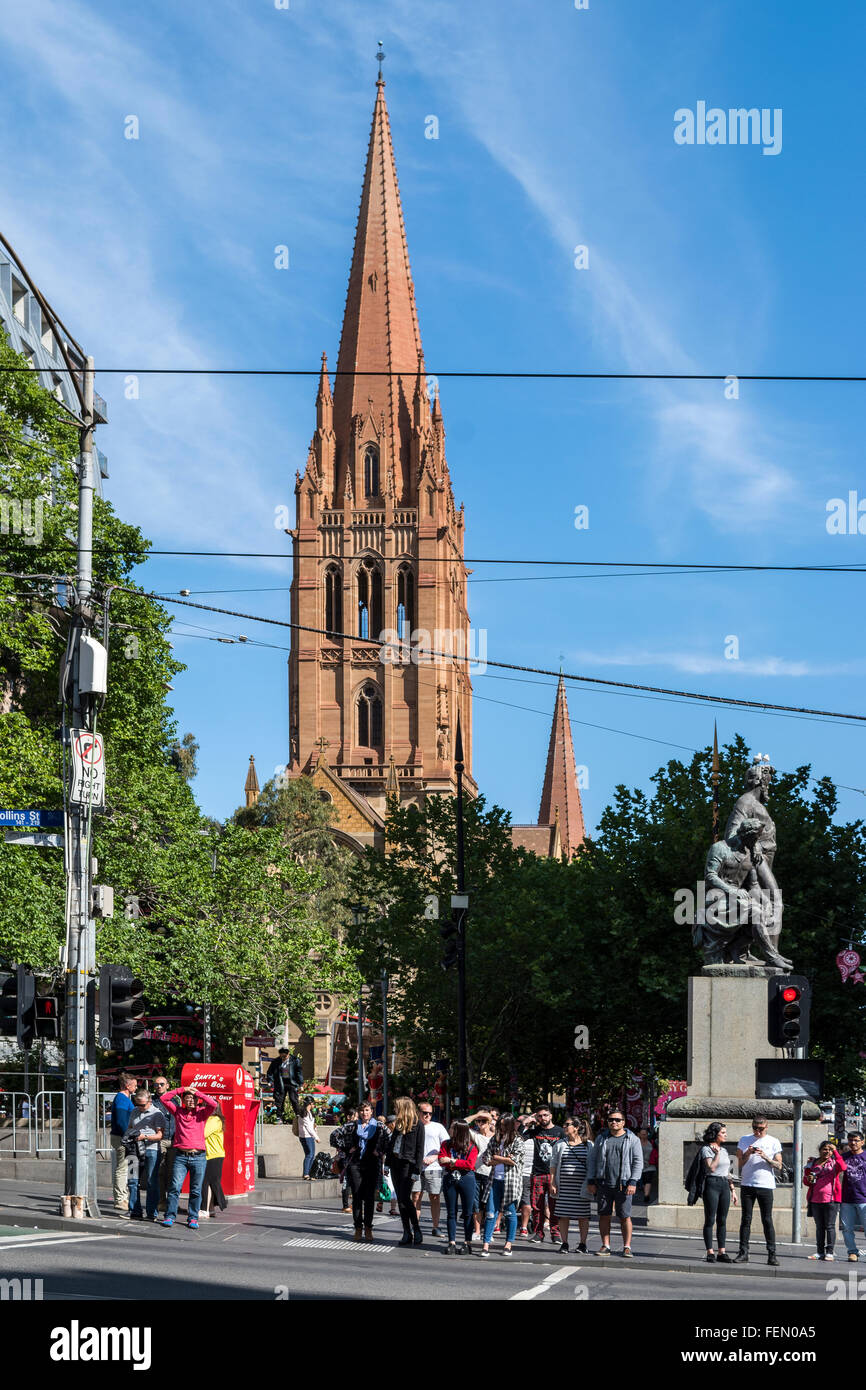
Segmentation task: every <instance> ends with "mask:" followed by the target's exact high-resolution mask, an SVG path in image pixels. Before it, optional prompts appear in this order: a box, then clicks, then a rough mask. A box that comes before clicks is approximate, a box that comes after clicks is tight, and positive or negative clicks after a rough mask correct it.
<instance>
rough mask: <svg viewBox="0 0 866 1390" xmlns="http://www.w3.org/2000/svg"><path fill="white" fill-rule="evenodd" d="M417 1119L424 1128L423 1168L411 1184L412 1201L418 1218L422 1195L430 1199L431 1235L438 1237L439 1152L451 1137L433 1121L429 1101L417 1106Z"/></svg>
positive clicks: (440, 1179)
mask: <svg viewBox="0 0 866 1390" xmlns="http://www.w3.org/2000/svg"><path fill="white" fill-rule="evenodd" d="M418 1117H419V1119H420V1120H421V1123H422V1124H423V1126H424V1167H423V1168H422V1169H421V1174H420V1176H419V1177H417V1178H416V1179H415V1181H414V1183H413V1184H412V1201H413V1202H414V1203H415V1210H416V1211H417V1212H418V1214H419V1216H420V1214H421V1200H422V1198H423V1196H424V1193H425V1192H426V1193H427V1196H428V1197H429V1198H430V1219H431V1221H432V1222H433V1230H432V1232H431V1235H434V1236H438V1235H439V1210H440V1207H441V1203H442V1177H443V1169H442V1168H440V1166H439V1150H440V1149H441V1147H442V1145H443V1144H445V1143H447V1142H448V1140H449V1139H450V1137H451V1136H450V1135H449V1133H448V1131H447V1129H446V1128H445V1126H444V1125H440V1123H439V1121H438V1120H434V1119H433V1106H432V1105H431V1104H430V1102H429V1100H422V1101H421V1103H420V1104H419V1106H418Z"/></svg>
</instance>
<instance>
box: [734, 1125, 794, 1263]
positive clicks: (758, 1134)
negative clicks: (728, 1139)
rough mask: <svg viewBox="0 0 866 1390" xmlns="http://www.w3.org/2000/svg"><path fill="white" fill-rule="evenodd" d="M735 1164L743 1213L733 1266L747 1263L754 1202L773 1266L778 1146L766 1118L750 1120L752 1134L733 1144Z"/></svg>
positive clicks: (768, 1260)
mask: <svg viewBox="0 0 866 1390" xmlns="http://www.w3.org/2000/svg"><path fill="white" fill-rule="evenodd" d="M737 1165H738V1168H739V1172H740V1197H741V1200H742V1205H743V1214H742V1216H741V1217H740V1252H739V1254H738V1255H737V1257H736V1259H735V1260H734V1264H735V1265H742V1264H748V1263H749V1237H750V1235H751V1232H752V1212H753V1211H754V1209H755V1203H756V1202H757V1203H758V1209H759V1211H760V1213H761V1225H762V1226H763V1228H764V1239H765V1241H766V1242H767V1264H768V1265H777V1264H778V1263H779V1261H778V1259H777V1258H776V1228H775V1227H774V1225H773V1193H774V1192H775V1190H776V1174H777V1173H779V1172H781V1169H782V1145H781V1144H780V1143H779V1141H778V1139H775V1138H774V1137H773V1135H772V1134H768V1133H767V1117H766V1115H756V1116H755V1118H754V1119H753V1120H752V1133H751V1134H744V1135H743V1137H742V1139H741V1140H740V1142H739V1143H738V1145H737Z"/></svg>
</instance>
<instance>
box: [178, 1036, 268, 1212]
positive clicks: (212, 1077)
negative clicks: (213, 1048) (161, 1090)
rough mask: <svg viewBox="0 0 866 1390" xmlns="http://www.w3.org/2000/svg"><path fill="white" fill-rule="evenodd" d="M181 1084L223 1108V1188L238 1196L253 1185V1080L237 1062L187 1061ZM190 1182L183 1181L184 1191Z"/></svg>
mask: <svg viewBox="0 0 866 1390" xmlns="http://www.w3.org/2000/svg"><path fill="white" fill-rule="evenodd" d="M180 1080H181V1085H182V1086H194V1087H195V1088H196V1090H197V1091H201V1092H202V1093H203V1094H204V1095H206V1096H208V1097H209V1098H210V1099H211V1100H218V1101H219V1102H220V1103H221V1105H222V1111H223V1117H224V1120H225V1133H224V1135H223V1143H224V1145H225V1151H226V1159H225V1163H224V1164H223V1173H222V1186H223V1192H224V1193H225V1194H226V1196H227V1197H239V1196H241V1195H242V1194H243V1193H244V1192H251V1191H252V1190H253V1188H254V1187H255V1185H256V1164H255V1145H254V1136H255V1128H256V1117H257V1116H258V1113H259V1105H260V1104H261V1101H258V1100H254V1099H253V1078H252V1076H251V1074H250V1073H249V1072H248V1071H247V1070H246V1069H245V1068H244V1067H239V1066H238V1064H237V1063H236V1062H187V1063H186V1065H185V1066H184V1068H183V1071H182V1072H181V1077H180ZM188 1183H189V1179H187V1180H186V1182H184V1188H187V1186H188Z"/></svg>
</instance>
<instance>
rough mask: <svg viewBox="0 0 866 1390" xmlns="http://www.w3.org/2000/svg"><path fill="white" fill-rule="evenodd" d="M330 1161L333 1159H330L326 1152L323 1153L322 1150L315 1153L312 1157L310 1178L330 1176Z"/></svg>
mask: <svg viewBox="0 0 866 1390" xmlns="http://www.w3.org/2000/svg"><path fill="white" fill-rule="evenodd" d="M332 1162H333V1160H332V1158H331V1156H330V1154H326V1153H324V1152H322V1153H318V1154H316V1157H315V1158H314V1159H313V1166H312V1168H311V1169H310V1177H311V1178H330V1177H331V1176H332V1174H331V1164H332Z"/></svg>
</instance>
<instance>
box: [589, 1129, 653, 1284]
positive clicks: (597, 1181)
mask: <svg viewBox="0 0 866 1390" xmlns="http://www.w3.org/2000/svg"><path fill="white" fill-rule="evenodd" d="M642 1173H643V1150H642V1149H641V1146H640V1140H639V1139H638V1137H637V1135H636V1134H635V1133H634V1131H633V1130H630V1129H626V1127H625V1116H624V1115H623V1113H622V1110H621V1109H620V1108H619V1107H618V1106H614V1108H613V1109H612V1110H611V1112H610V1114H609V1115H608V1117H607V1132H606V1133H605V1131H604V1130H602V1132H601V1134H600V1135H599V1136H598V1138H597V1139H596V1141H595V1143H594V1145H593V1147H592V1150H591V1152H590V1155H589V1164H588V1167H587V1178H588V1182H587V1190H588V1192H589V1194H590V1196H592V1197H595V1196H597V1197H598V1230H599V1235H600V1236H601V1248H600V1249H599V1250H596V1252H595V1253H596V1255H609V1254H610V1222H611V1217H612V1215H613V1213H614V1212H616V1215H617V1216H618V1217H619V1224H620V1229H621V1231H622V1242H623V1250H622V1253H623V1256H624V1258H625V1259H627V1260H628V1259H631V1256H632V1248H631V1236H632V1221H631V1202H632V1198H633V1197H634V1194H635V1192H636V1191H637V1185H638V1183H639V1182H640V1179H641V1174H642Z"/></svg>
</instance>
